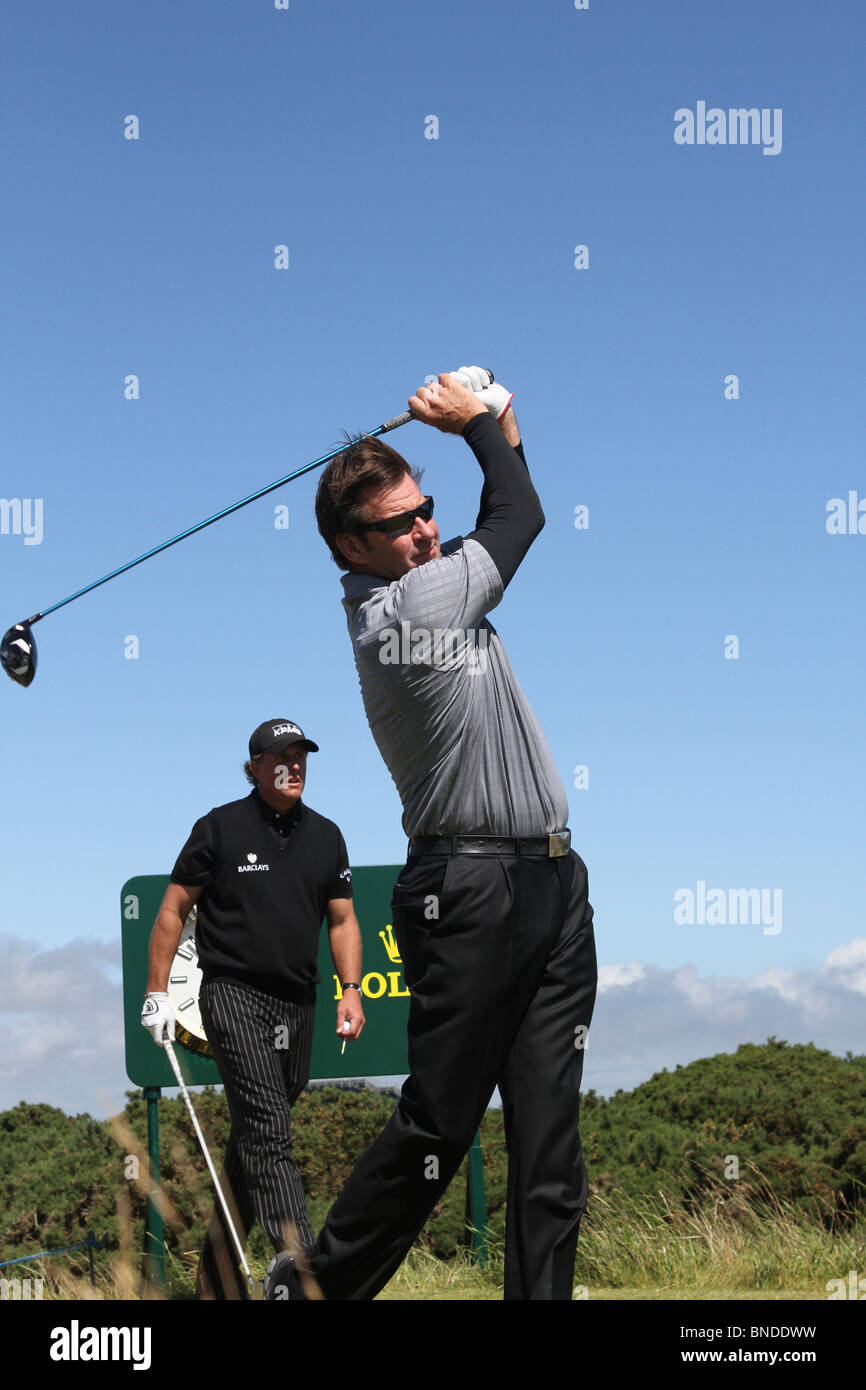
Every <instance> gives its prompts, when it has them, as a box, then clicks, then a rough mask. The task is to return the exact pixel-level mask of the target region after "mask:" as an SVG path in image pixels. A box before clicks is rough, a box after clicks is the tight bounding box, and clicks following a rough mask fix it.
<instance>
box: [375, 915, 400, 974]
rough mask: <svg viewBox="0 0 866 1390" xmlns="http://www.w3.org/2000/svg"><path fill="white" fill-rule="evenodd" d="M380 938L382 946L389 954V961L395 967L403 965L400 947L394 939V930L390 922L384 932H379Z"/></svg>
mask: <svg viewBox="0 0 866 1390" xmlns="http://www.w3.org/2000/svg"><path fill="white" fill-rule="evenodd" d="M379 936H380V938H381V941H382V945H383V946H384V947H385V950H386V951H387V952H388V959H389V960H390V961H392V962H393V964H394V965H401V964H402V961H401V960H400V947H399V946H398V945H397V942H396V941H395V939H394V929H393V927H392V926H391V923H390V922H389V923H388V925H387V927H386V928H385V930H384V931H380V932H379Z"/></svg>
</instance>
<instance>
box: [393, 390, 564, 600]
mask: <svg viewBox="0 0 866 1390" xmlns="http://www.w3.org/2000/svg"><path fill="white" fill-rule="evenodd" d="M409 408H410V409H411V410H412V412H413V414H415V415H417V417H418V419H419V420H421V421H423V422H424V423H425V424H428V425H432V426H433V427H434V429H438V430H442V431H443V433H445V434H462V435H463V438H464V439H465V440H466V442H467V444H468V445H469V447H470V449H471V450H472V452H473V453H474V455H475V457H476V459H477V460H478V463H479V464H480V466H481V471H482V473H483V474H484V486H483V488H482V491H481V505H480V509H479V512H478V518H477V520H476V522H475V530H474V531H472V532H470V535H469V536H468V537H467V539H470V540H474V541H478V543H479V544H480V545H483V546H484V549H485V550H486V551H487V553H488V555H489V556H490V558H491V559H492V560H493V563H494V564H495V565H496V568H497V570H498V571H499V574H500V577H501V579H502V584H503V587H505V586H507V585H508V584H509V583H510V581H511V580H512V579H513V577H514V575H515V573H516V571H517V568H518V566H519V565H520V563H521V561H522V560H523V558H524V556H525V555H526V552H527V551H528V549H529V547H530V546H531V544H532V542H533V541H534V540H535V538H536V536H537V535H538V533H539V532H540V531H541V529H542V527H543V526H544V512H543V511H542V509H541V503H540V502H539V500H538V494H537V492H536V491H535V488H534V487H533V485H532V479H531V478H530V476H529V470H528V469H527V467H526V459H525V457H524V453H523V445H522V443H521V442H520V432H519V430H518V427H517V419H516V417H515V414H514V411H513V410H512V409H511V407H510V406H509V408H508V410H507V411H506V413H505V415H504V416H503V418H502V420H501V421H499V422H497V421H496V420H495V419H494V417H493V415H491V414H490V413H489V411H488V409H487V407H486V406H485V405H484V404H483V403H482V402H481V401H479V399H478V397H477V395H475V394H474V393H473V392H472V391H469V390H467V389H466V387H464V386H462V385H461V384H460V383H459V382H457V381H455V380H454V378H453V376H451V374H450V373H447V372H445V373H443V374H442V375H441V376H440V377H439V382H438V385H433V386H429V387H424V386H422V387H420V388H419V390H418V394H417V395H416V396H411V397H410V398H409Z"/></svg>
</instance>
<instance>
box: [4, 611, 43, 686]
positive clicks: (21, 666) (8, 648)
mask: <svg viewBox="0 0 866 1390" xmlns="http://www.w3.org/2000/svg"><path fill="white" fill-rule="evenodd" d="M36 657H37V652H36V639H35V637H34V636H33V633H32V632H31V631H30V625H29V623H16V624H15V626H14V627H10V629H9V631H8V632H6V633H4V635H3V641H2V642H0V663H2V666H3V670H4V671H5V672H6V674H7V676H9V677H10V678H11V679H12V680H13V681H17V683H18V684H19V685H25V686H26V685H29V684H30V682H31V681H32V679H33V677H34V676H35V675H36Z"/></svg>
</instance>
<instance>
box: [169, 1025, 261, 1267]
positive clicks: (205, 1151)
mask: <svg viewBox="0 0 866 1390" xmlns="http://www.w3.org/2000/svg"><path fill="white" fill-rule="evenodd" d="M163 1047H164V1048H165V1050H166V1052H167V1053H168V1060H169V1061H170V1062H171V1069H172V1071H173V1072H174V1074H175V1076H176V1077H177V1084H178V1086H179V1087H180V1093H181V1095H182V1096H183V1098H184V1100H185V1101H186V1108H187V1110H188V1111H189V1117H190V1119H191V1120H192V1123H193V1128H194V1129H195V1132H196V1134H197V1136H198V1142H199V1143H200V1144H201V1149H202V1153H203V1154H204V1156H205V1159H206V1160H207V1166H208V1169H209V1170H210V1175H211V1178H212V1179H213V1185H214V1187H215V1189H216V1194H217V1196H218V1197H219V1200H220V1205H221V1207H222V1209H223V1212H224V1214H225V1219H226V1221H227V1223H228V1228H229V1230H230V1231H231V1233H232V1240H233V1241H234V1243H235V1249H236V1250H237V1252H238V1258H239V1259H240V1262H241V1268H242V1269H243V1272H244V1274H245V1275H246V1276H247V1280H248V1282H249V1285H250V1288H251V1289H252V1288H253V1276H252V1275H251V1274H250V1267H249V1265H248V1264H247V1262H246V1258H245V1256H244V1250H243V1246H242V1245H241V1243H240V1241H239V1240H238V1233H237V1231H236V1230H235V1223H234V1222H233V1221H232V1217H231V1212H230V1211H229V1209H228V1203H227V1202H226V1199H225V1197H224V1196H223V1190H222V1188H221V1187H220V1183H219V1178H218V1177H217V1175H216V1169H215V1168H214V1166H213V1163H212V1162H211V1156H210V1154H209V1153H208V1148H207V1144H206V1143H205V1142H204V1135H203V1134H202V1132H201V1128H200V1126H199V1122H198V1120H197V1119H196V1117H195V1111H194V1110H193V1108H192V1101H191V1100H190V1097H189V1092H188V1091H187V1089H186V1086H185V1085H184V1081H183V1077H182V1076H181V1074H180V1067H179V1066H178V1061H177V1058H176V1057H175V1055H174V1048H173V1047H172V1045H171V1042H170V1040H169V1039H168V1038H166V1039H165V1041H164V1042H163Z"/></svg>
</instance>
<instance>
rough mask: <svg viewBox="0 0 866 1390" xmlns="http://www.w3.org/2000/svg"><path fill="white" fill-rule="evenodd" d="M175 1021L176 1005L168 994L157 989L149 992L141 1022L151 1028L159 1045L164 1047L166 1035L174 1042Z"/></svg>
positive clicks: (154, 1039) (143, 1025)
mask: <svg viewBox="0 0 866 1390" xmlns="http://www.w3.org/2000/svg"><path fill="white" fill-rule="evenodd" d="M174 1022H175V1014H174V1005H173V1004H172V1003H171V1000H170V999H169V997H168V995H167V994H158V993H156V991H154V992H152V993H150V994H148V995H147V997H146V998H145V1001H144V1007H143V1009H142V1011H141V1024H142V1027H143V1028H149V1029H150V1031H151V1033H152V1034H153V1041H154V1042H155V1043H156V1045H157V1047H162V1044H163V1041H164V1040H165V1038H166V1037H167V1038H168V1040H169V1042H174Z"/></svg>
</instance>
